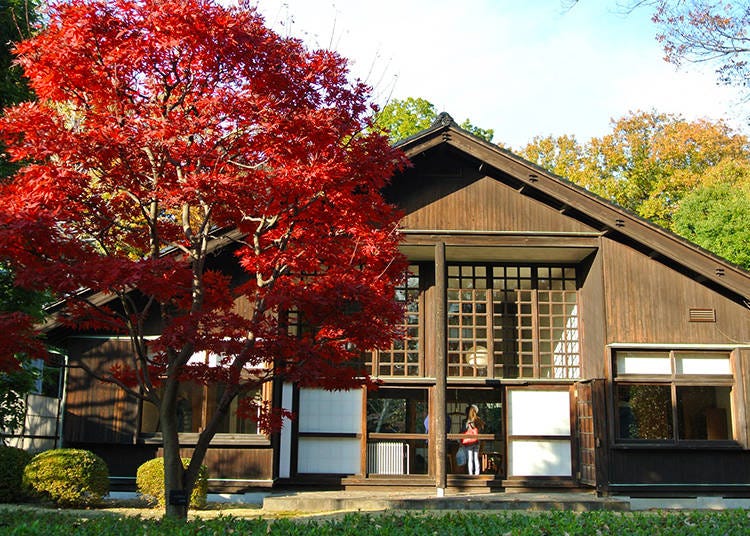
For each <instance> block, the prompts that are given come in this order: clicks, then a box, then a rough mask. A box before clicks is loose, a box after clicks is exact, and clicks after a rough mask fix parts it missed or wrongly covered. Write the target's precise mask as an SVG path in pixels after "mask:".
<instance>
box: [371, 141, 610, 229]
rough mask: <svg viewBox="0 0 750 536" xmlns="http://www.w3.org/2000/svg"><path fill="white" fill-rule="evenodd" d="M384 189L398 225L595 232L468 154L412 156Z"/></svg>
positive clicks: (432, 227) (430, 227)
mask: <svg viewBox="0 0 750 536" xmlns="http://www.w3.org/2000/svg"><path fill="white" fill-rule="evenodd" d="M414 164H415V168H413V169H410V170H408V171H407V172H405V173H404V174H403V175H402V176H400V177H398V178H397V179H396V180H395V182H394V183H393V184H392V185H391V187H389V188H388V189H387V190H386V197H387V198H388V199H389V200H390V201H391V202H394V203H395V204H397V205H398V206H399V207H400V208H401V209H402V210H403V211H404V212H405V213H406V214H405V216H404V218H403V219H402V227H403V228H404V229H412V230H414V229H420V230H421V229H425V230H436V229H437V230H459V231H511V232H534V233H537V232H569V233H576V232H596V230H595V229H593V228H591V227H589V226H587V225H585V224H583V223H581V222H580V221H578V220H576V219H574V218H572V217H569V216H566V215H564V214H562V213H561V212H560V211H558V210H555V209H554V208H550V207H549V206H547V205H545V204H544V203H542V202H540V201H538V200H536V199H533V198H530V197H527V196H525V195H522V194H521V193H520V192H519V191H518V190H517V189H516V188H515V187H513V186H511V185H510V184H512V180H511V179H510V177H508V182H507V183H506V182H505V181H503V180H502V178H495V177H490V176H488V175H487V174H485V173H483V172H482V171H481V170H480V169H479V166H478V165H476V164H475V163H474V162H472V161H471V160H469V159H466V158H463V157H461V156H460V155H458V154H454V153H450V152H448V151H443V152H440V151H435V152H431V153H430V154H429V155H425V156H423V157H422V158H418V159H415V162H414Z"/></svg>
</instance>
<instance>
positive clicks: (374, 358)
mask: <svg viewBox="0 0 750 536" xmlns="http://www.w3.org/2000/svg"><path fill="white" fill-rule="evenodd" d="M413 269H416V271H412V270H413ZM404 275H405V279H404V284H403V285H399V286H398V287H397V289H396V290H397V293H398V292H403V293H404V297H405V299H404V300H399V301H400V302H401V303H403V304H404V318H403V324H401V328H402V329H403V330H404V336H403V337H401V338H398V339H396V340H394V341H393V342H392V344H391V348H390V349H387V350H378V349H375V350H372V351H369V352H365V355H364V356H363V363H364V366H365V367H366V369H367V370H368V371H369V373H370V376H372V377H373V378H392V379H400V380H404V379H420V378H424V377H425V331H426V330H425V285H426V281H427V278H426V265H424V264H423V263H419V262H411V263H409V266H408V269H407V271H406V273H405V274H404ZM412 280H416V283H417V284H416V286H410V282H411V281H412ZM412 292H416V300H409V294H410V293H412ZM409 303H414V304H416V307H417V310H416V311H409V310H408V304H409ZM410 317H411V318H416V320H417V322H416V324H414V323H410V322H409V318H410ZM410 329H416V332H417V334H416V336H415V337H412V336H410V335H409V332H408V330H410ZM411 342H416V344H417V349H416V354H417V363H412V362H410V361H409V354H410V353H412V351H411V350H410V349H409V344H410V343H411ZM398 344H401V345H403V348H396V346H397V345H398ZM397 357H403V361H399V360H397ZM383 358H387V359H383ZM400 366H401V367H403V373H402V374H395V373H394V372H395V371H396V370H397V369H398V367H400ZM385 367H387V368H389V369H390V374H381V372H383V371H384V370H385ZM410 370H416V374H410V373H409V372H410Z"/></svg>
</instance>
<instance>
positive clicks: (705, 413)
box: [615, 351, 734, 442]
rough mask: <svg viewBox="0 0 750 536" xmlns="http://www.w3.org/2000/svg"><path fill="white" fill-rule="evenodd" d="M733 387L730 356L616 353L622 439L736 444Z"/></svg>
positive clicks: (617, 415) (641, 352) (661, 352)
mask: <svg viewBox="0 0 750 536" xmlns="http://www.w3.org/2000/svg"><path fill="white" fill-rule="evenodd" d="M634 375H641V376H648V381H647V382H646V381H638V382H636V381H633V380H634V378H633V376H634ZM732 387H733V379H732V377H731V366H730V358H729V354H727V353H725V352H677V351H656V352H654V351H621V352H617V353H616V356H615V399H616V404H615V406H616V408H617V414H616V420H617V438H618V439H620V440H651V441H671V442H676V441H731V440H732V439H733V437H734V436H733V430H732V417H731V416H732V402H731V400H732Z"/></svg>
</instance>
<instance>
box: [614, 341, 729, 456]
mask: <svg viewBox="0 0 750 536" xmlns="http://www.w3.org/2000/svg"><path fill="white" fill-rule="evenodd" d="M623 353H633V354H637V353H643V354H651V356H654V354H664V356H665V357H666V358H668V360H669V367H670V371H669V373H633V372H631V373H628V372H623V373H620V372H619V370H618V367H617V360H618V354H623ZM687 354H703V355H705V356H710V355H712V354H713V355H714V356H717V357H718V356H721V357H726V359H727V360H728V363H729V373H728V374H720V373H716V374H706V373H704V374H691V373H679V372H678V371H677V362H678V358H679V357H680V356H684V355H687ZM735 358H736V356H735V355H734V352H733V351H732V350H730V349H716V348H710V349H707V348H700V347H697V348H687V347H679V348H675V347H670V348H665V347H615V348H610V358H609V363H608V366H609V369H610V378H612V380H611V382H610V389H609V390H610V394H609V399H610V401H611V404H610V423H611V424H610V427H609V428H610V437H611V438H612V444H613V445H614V446H615V447H619V448H639V447H647V448H690V449H693V448H708V449H711V448H738V447H741V446H742V441H743V440H742V433H741V430H738V422H739V421H738V414H739V411H740V408H739V404H740V400H739V398H738V396H739V395H738V393H739V391H740V389H741V386H740V382H739V381H738V379H737V374H736V368H735ZM637 385H654V386H667V387H669V396H670V400H669V401H670V404H671V412H670V414H669V419H670V420H669V422H668V424H669V425H671V428H672V429H671V437H670V438H668V439H639V438H627V437H621V436H620V414H619V411H618V409H617V408H618V402H619V400H618V397H619V392H618V388H619V387H620V386H637ZM681 387H719V388H729V405H730V408H729V414H728V416H727V417H728V420H729V423H730V425H731V433H730V434H729V435H730V436H731V437H730V438H729V439H682V438H681V437H680V435H681V432H682V430H681V428H680V424H681V423H680V416H679V406H678V389H679V388H681Z"/></svg>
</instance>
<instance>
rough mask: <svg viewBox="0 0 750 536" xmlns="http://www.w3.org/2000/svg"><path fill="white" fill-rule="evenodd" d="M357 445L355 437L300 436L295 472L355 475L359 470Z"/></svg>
mask: <svg viewBox="0 0 750 536" xmlns="http://www.w3.org/2000/svg"><path fill="white" fill-rule="evenodd" d="M359 446H360V440H359V439H356V438H351V439H350V438H328V437H326V438H320V437H300V438H299V442H298V445H297V472H299V473H306V474H310V473H313V474H314V473H333V474H342V475H356V474H358V473H359V472H360V470H359V464H360V451H359Z"/></svg>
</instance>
